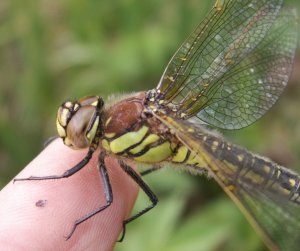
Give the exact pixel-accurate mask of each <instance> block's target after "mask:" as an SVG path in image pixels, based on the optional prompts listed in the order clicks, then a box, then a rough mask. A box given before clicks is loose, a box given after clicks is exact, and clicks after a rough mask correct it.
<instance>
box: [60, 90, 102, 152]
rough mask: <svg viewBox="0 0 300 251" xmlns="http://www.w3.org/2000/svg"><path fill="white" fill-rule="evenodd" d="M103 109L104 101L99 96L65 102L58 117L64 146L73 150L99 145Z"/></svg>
mask: <svg viewBox="0 0 300 251" xmlns="http://www.w3.org/2000/svg"><path fill="white" fill-rule="evenodd" d="M103 107H104V103H103V100H102V98H101V97H98V96H88V97H84V98H81V99H79V100H78V101H74V102H73V101H66V102H64V103H63V104H62V105H61V106H60V107H59V109H58V112H57V117H56V127H57V131H58V135H59V137H61V138H62V139H63V142H64V144H65V145H67V146H69V147H71V148H73V149H81V148H86V147H88V146H90V145H91V144H92V143H96V144H97V143H98V139H99V137H101V134H102V119H101V118H102V113H103Z"/></svg>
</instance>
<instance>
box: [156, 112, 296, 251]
mask: <svg viewBox="0 0 300 251" xmlns="http://www.w3.org/2000/svg"><path fill="white" fill-rule="evenodd" d="M155 116H157V118H158V119H160V120H161V121H162V122H163V123H164V124H165V125H166V126H168V127H169V128H170V129H171V131H172V132H173V133H174V134H175V135H176V137H177V138H178V139H179V140H180V141H181V142H182V143H183V144H184V145H185V146H186V147H188V148H189V149H190V150H191V151H192V152H194V153H196V154H197V155H198V156H201V158H202V159H203V160H204V161H205V162H206V163H207V167H206V168H207V169H208V172H209V173H210V174H211V175H212V177H213V178H214V179H215V180H216V181H217V182H218V184H219V185H220V186H221V187H222V188H223V190H224V191H225V192H226V193H227V195H228V196H229V197H230V198H231V199H232V200H233V201H234V202H235V203H236V205H237V206H238V207H239V208H240V210H241V211H242V212H243V213H244V215H245V216H246V218H247V219H248V220H249V221H250V223H251V224H252V225H253V226H254V228H255V229H256V230H257V232H258V233H260V234H261V236H262V238H263V239H264V241H265V243H266V244H267V245H268V247H269V248H270V249H271V250H284V251H296V250H299V244H300V200H299V191H298V192H297V193H294V194H293V196H296V199H292V198H291V194H292V192H291V190H293V189H291V188H290V189H289V190H285V189H284V187H285V185H286V184H284V183H286V182H295V184H293V188H295V189H296V190H297V189H298V188H299V185H300V176H299V175H297V174H296V173H294V172H293V171H291V170H289V169H286V168H284V167H280V166H278V165H277V164H275V163H274V162H272V161H271V160H269V159H267V158H263V157H260V156H258V155H255V154H252V153H250V152H248V151H246V150H244V149H242V148H239V147H237V146H234V145H231V144H230V143H227V142H226V141H224V140H223V139H222V140H220V139H219V138H218V137H216V136H214V135H211V134H209V133H207V132H206V131H205V130H204V129H203V128H200V127H197V126H196V125H195V124H193V123H190V122H189V121H184V120H179V119H176V118H172V117H170V116H169V115H168V116H165V115H157V114H155ZM209 137H211V139H212V140H211V141H209V140H207V139H208V138H209ZM204 138H206V139H205V140H204ZM216 141H218V142H219V146H220V145H221V142H222V144H223V146H224V145H226V147H225V148H224V149H223V148H222V149H219V150H218V151H215V152H213V151H212V150H211V149H212V145H213V142H214V143H215V142H216ZM215 146H216V145H215ZM229 146H230V149H231V150H229ZM241 156H243V157H244V158H245V159H247V161H244V162H243V163H242V162H240V160H238V158H239V157H241ZM253 163H256V164H255V165H254V164H253ZM239 164H240V166H239ZM265 167H270V168H269V170H271V169H272V170H273V171H274V170H276V171H278V170H281V173H284V174H285V175H286V177H288V178H287V179H283V181H282V184H278V183H276V181H274V180H273V179H271V176H269V174H270V173H271V172H269V173H268V175H267V174H266V173H265V174H264V175H263V170H264V168H265ZM271 167H272V168H271ZM195 169H197V167H195ZM254 169H256V170H255V171H256V173H255V172H253V170H254ZM245 170H246V171H245ZM251 172H252V173H251ZM259 172H261V173H262V174H261V175H263V176H260V175H258V173H259ZM246 173H247V174H246ZM242 174H243V175H242ZM272 175H273V176H279V174H278V172H273V174H272ZM291 177H293V178H291ZM264 182H266V183H264ZM273 182H274V183H273ZM270 183H271V184H270ZM267 184H268V185H267ZM293 196H292V197H293Z"/></svg>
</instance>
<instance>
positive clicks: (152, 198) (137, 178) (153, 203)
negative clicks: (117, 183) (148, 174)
mask: <svg viewBox="0 0 300 251" xmlns="http://www.w3.org/2000/svg"><path fill="white" fill-rule="evenodd" d="M119 164H120V166H121V168H122V169H123V171H124V172H125V173H127V174H128V175H129V176H130V177H131V178H132V179H133V180H134V181H135V183H137V184H138V186H139V187H140V188H141V189H142V190H143V191H144V193H145V194H146V195H147V196H148V198H149V199H150V201H151V205H149V206H147V207H146V208H144V209H143V210H141V211H140V212H138V213H137V214H135V215H133V216H131V217H129V218H128V219H126V220H124V221H123V232H122V235H121V238H120V239H119V240H118V242H122V241H123V239H124V237H125V232H126V225H127V224H128V223H129V222H131V221H133V220H135V219H136V218H138V217H140V216H141V215H143V214H145V213H146V212H148V211H149V210H151V209H152V208H154V207H155V206H156V204H157V203H158V199H157V197H156V195H155V194H154V193H153V192H152V190H151V189H150V187H149V186H148V185H147V184H146V183H145V182H144V181H143V179H142V178H141V177H140V176H139V175H138V173H137V172H136V171H134V170H133V169H132V168H131V167H130V166H129V165H127V164H126V163H125V162H123V161H122V160H119Z"/></svg>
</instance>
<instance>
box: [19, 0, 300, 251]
mask: <svg viewBox="0 0 300 251" xmlns="http://www.w3.org/2000/svg"><path fill="white" fill-rule="evenodd" d="M297 29H298V27H297V15H296V13H295V11H294V10H293V9H290V8H287V7H285V6H283V0H223V1H222V0H218V1H216V3H215V5H214V7H213V8H212V10H211V11H210V12H209V14H208V15H207V17H206V18H205V19H204V20H203V21H202V22H201V23H200V24H199V26H198V27H197V28H196V29H195V31H194V32H193V33H192V34H191V35H190V36H189V37H188V38H187V39H186V40H185V41H184V42H183V44H182V45H181V47H180V48H179V49H178V50H177V52H176V53H175V54H174V56H173V57H172V59H171V61H170V62H169V63H168V65H167V67H166V69H165V71H164V73H163V75H162V77H161V79H160V81H159V83H158V85H157V87H156V88H154V89H152V90H149V91H144V92H139V93H135V94H132V95H128V96H126V97H123V98H122V99H120V100H117V101H115V102H114V103H113V104H110V105H104V101H103V99H102V98H101V97H99V96H89V97H84V98H82V99H79V100H77V101H67V102H65V103H63V104H62V105H61V106H60V108H59V110H58V113H57V121H56V125H57V130H58V134H59V136H60V137H61V138H62V140H63V142H64V143H65V144H66V145H67V146H70V147H72V148H74V149H82V148H88V152H87V154H86V156H85V158H84V159H83V160H82V161H81V162H79V163H78V164H77V165H75V166H74V167H72V168H70V169H69V170H67V171H66V172H65V173H63V174H62V175H51V176H45V177H36V176H31V177H28V178H18V179H15V181H21V180H23V181H24V180H46V179H62V178H67V177H70V176H71V175H73V174H75V173H76V172H78V171H79V170H80V169H82V168H83V167H84V166H85V165H86V164H87V163H88V162H89V160H90V159H91V157H92V156H93V153H94V152H95V150H96V149H97V148H101V153H100V156H99V163H98V165H99V172H100V176H101V178H102V181H103V186H104V190H105V195H106V196H105V197H106V204H105V205H102V206H101V207H99V208H98V209H97V210H95V211H93V212H91V213H89V214H87V215H84V216H82V217H81V218H80V219H78V220H77V221H76V222H75V224H74V227H73V229H72V230H71V231H70V233H69V235H68V237H67V239H68V238H70V237H71V236H72V235H73V233H74V231H75V229H76V227H77V226H78V225H80V224H81V223H83V222H84V221H86V220H88V219H89V218H91V217H93V216H95V215H96V214H98V213H99V212H101V211H103V210H105V209H106V208H107V207H109V206H110V205H111V203H112V198H113V187H111V183H110V178H109V176H108V174H107V170H106V166H105V158H106V157H107V156H108V155H114V156H115V157H116V158H117V159H118V161H119V166H120V168H122V169H123V171H124V172H125V173H127V174H128V176H129V177H130V178H132V179H133V180H134V181H135V182H136V183H137V184H138V185H139V187H140V188H141V189H142V190H143V191H144V192H145V194H146V195H147V196H148V197H149V199H150V201H151V204H150V205H149V206H148V207H146V208H145V209H143V210H142V211H140V212H139V213H137V214H135V215H133V216H131V217H129V218H128V219H125V220H124V221H123V229H124V231H123V235H122V237H121V240H122V239H123V237H124V233H125V226H126V225H127V223H129V222H131V221H132V220H134V219H136V218H138V217H139V216H141V215H143V214H144V213H146V212H148V211H149V210H150V209H152V208H153V207H154V206H155V205H156V204H157V202H158V200H157V197H156V195H155V194H154V193H153V192H152V190H151V189H150V187H149V186H148V185H147V184H146V183H145V182H144V181H143V179H142V176H143V175H146V174H148V173H151V172H152V171H155V170H158V169H160V168H162V167H164V166H166V165H170V164H171V165H172V166H173V167H174V168H175V169H176V168H181V169H187V170H190V171H192V172H193V173H196V174H202V173H203V172H204V173H207V175H209V176H211V177H212V178H213V179H214V180H215V181H216V182H217V183H218V184H219V185H220V186H221V187H222V188H223V190H224V191H225V192H226V194H227V195H228V196H229V197H230V198H231V199H232V200H233V201H234V202H235V203H236V205H237V206H238V207H239V208H240V209H241V211H242V212H243V213H244V214H245V216H246V217H247V219H248V220H249V221H250V223H251V224H252V225H253V226H254V227H255V229H256V230H257V231H258V232H259V233H260V234H261V236H262V238H263V240H264V241H265V243H266V245H267V246H268V247H269V248H270V249H271V250H285V251H289V250H298V249H299V244H300V176H299V174H297V173H295V172H294V171H292V170H290V169H287V168H285V167H283V166H280V165H278V164H276V163H274V162H273V161H271V160H270V159H268V158H265V157H261V156H259V155H256V154H254V153H251V152H249V151H247V150H245V149H243V148H241V147H239V146H236V145H233V144H231V143H229V142H228V141H226V140H225V139H224V138H222V137H220V136H219V135H215V134H214V133H212V132H210V131H209V130H208V129H206V125H209V126H212V127H216V128H222V129H230V130H234V129H240V128H243V127H246V126H248V125H250V124H252V123H253V122H255V121H256V120H257V119H259V118H260V117H261V116H262V115H263V114H265V112H266V111H267V110H269V109H270V108H271V107H272V105H273V104H274V103H275V102H276V100H277V98H278V97H279V95H280V94H281V93H282V91H283V89H284V87H285V86H286V84H287V82H288V79H289V75H290V73H291V69H292V65H293V61H294V54H295V49H296V43H297ZM128 159H130V160H133V161H135V162H137V163H144V164H147V165H148V166H149V169H147V170H146V171H144V172H141V173H140V174H141V175H140V174H139V173H137V172H136V171H135V170H133V169H132V168H131V167H130V166H129V164H128V163H127V162H126V160H128ZM282 233H284V234H282Z"/></svg>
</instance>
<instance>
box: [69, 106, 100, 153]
mask: <svg viewBox="0 0 300 251" xmlns="http://www.w3.org/2000/svg"><path fill="white" fill-rule="evenodd" d="M95 112H96V108H95V107H94V106H84V107H80V109H79V110H78V111H77V112H76V113H75V114H74V115H73V116H72V117H71V119H70V121H69V123H68V125H67V130H66V134H67V136H66V138H65V141H64V142H65V143H66V144H68V145H73V148H76V149H78V148H86V147H88V146H89V145H90V141H89V139H88V138H87V136H86V135H87V131H88V130H89V128H91V127H90V123H91V121H92V119H93V117H94V114H95Z"/></svg>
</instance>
